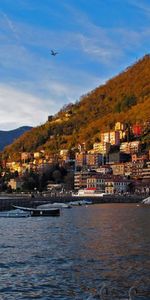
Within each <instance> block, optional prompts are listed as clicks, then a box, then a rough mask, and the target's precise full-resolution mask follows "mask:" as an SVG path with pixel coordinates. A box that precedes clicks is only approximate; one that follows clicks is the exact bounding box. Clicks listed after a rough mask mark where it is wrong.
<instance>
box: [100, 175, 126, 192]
mask: <svg viewBox="0 0 150 300" xmlns="http://www.w3.org/2000/svg"><path fill="white" fill-rule="evenodd" d="M130 183H131V181H129V180H127V179H125V178H123V177H121V176H114V177H111V178H109V179H106V180H105V193H107V194H120V193H121V194H122V193H126V192H128V189H129V184H130Z"/></svg>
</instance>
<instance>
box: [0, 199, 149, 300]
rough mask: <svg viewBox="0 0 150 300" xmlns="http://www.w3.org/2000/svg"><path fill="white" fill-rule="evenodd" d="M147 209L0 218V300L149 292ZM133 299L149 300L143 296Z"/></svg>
mask: <svg viewBox="0 0 150 300" xmlns="http://www.w3.org/2000/svg"><path fill="white" fill-rule="evenodd" d="M149 225H150V209H149V207H148V206H139V207H137V206H136V205H135V204H134V205H133V204H130V205H125V204H104V205H103V204H102V205H93V206H89V207H74V208H72V209H70V210H64V211H62V214H61V216H60V217H59V218H51V217H48V218H27V219H26V218H25V219H24V218H23V219H3V218H1V219H0V237H1V238H0V295H1V298H0V299H7V300H9V299H15V300H16V299H17V300H19V299H21V300H22V299H28V300H29V299H43V300H45V299H52V300H53V299H62V300H63V299H66V300H68V299H70V300H71V299H87V297H88V295H90V294H94V293H95V291H96V290H97V288H98V287H99V286H101V285H102V283H106V284H107V285H108V287H109V291H110V295H111V296H110V297H109V299H117V298H119V297H122V296H127V292H128V289H129V287H131V286H133V285H134V286H137V287H138V291H139V292H140V293H141V292H143V293H144V291H148V288H149V286H150V282H149V249H150V234H149V228H150V226H149ZM138 299H149V297H148V293H145V296H143V297H142V296H140V297H138Z"/></svg>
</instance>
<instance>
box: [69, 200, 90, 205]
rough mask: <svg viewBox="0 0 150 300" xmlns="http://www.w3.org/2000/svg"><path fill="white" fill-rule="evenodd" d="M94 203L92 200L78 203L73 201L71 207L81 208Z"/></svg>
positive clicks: (70, 203)
mask: <svg viewBox="0 0 150 300" xmlns="http://www.w3.org/2000/svg"><path fill="white" fill-rule="evenodd" d="M92 203H93V202H92V201H91V200H78V201H71V202H69V205H71V206H80V205H90V204H92Z"/></svg>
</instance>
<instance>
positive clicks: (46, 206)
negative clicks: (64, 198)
mask: <svg viewBox="0 0 150 300" xmlns="http://www.w3.org/2000/svg"><path fill="white" fill-rule="evenodd" d="M55 207H56V208H71V205H69V204H66V203H59V202H55V203H47V204H42V205H39V206H38V208H55Z"/></svg>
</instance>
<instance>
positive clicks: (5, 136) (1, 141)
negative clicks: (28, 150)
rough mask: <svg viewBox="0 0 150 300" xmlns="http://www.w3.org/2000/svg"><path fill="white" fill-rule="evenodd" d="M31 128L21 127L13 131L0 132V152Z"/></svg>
mask: <svg viewBox="0 0 150 300" xmlns="http://www.w3.org/2000/svg"><path fill="white" fill-rule="evenodd" d="M31 128H32V127H30V126H22V127H19V128H17V129H14V130H8V131H5V130H0V150H3V149H4V147H5V146H7V145H9V144H11V143H13V142H14V140H15V139H17V138H18V137H20V136H21V135H22V134H23V133H25V132H26V131H28V130H30V129H31Z"/></svg>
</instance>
